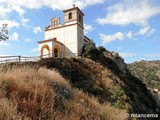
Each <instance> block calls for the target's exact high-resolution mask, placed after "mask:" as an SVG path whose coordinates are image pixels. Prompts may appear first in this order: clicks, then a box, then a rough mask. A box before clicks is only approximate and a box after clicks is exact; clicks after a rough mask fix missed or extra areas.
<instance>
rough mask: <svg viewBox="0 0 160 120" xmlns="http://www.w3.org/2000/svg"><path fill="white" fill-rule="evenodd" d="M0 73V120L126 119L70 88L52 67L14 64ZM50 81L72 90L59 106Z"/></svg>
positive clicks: (120, 113) (0, 70) (122, 115)
mask: <svg viewBox="0 0 160 120" xmlns="http://www.w3.org/2000/svg"><path fill="white" fill-rule="evenodd" d="M0 73H1V74H0V108H1V109H0V120H12V119H14V120H16V119H24V120H30V119H33V120H34V119H42V120H52V119H57V120H66V119H68V120H76V119H77V120H79V119H83V120H105V119H107V120H109V119H111V120H112V119H114V120H117V119H118V120H125V115H124V111H120V110H118V109H115V108H113V107H111V106H110V105H109V104H107V105H101V104H100V103H99V102H98V100H97V99H96V98H94V97H89V96H88V95H87V94H85V93H84V92H82V91H80V90H78V89H76V88H73V87H71V85H70V84H69V83H68V82H67V81H66V80H65V79H64V78H63V77H62V76H61V75H60V74H59V73H58V72H57V71H55V70H49V69H46V68H43V67H41V68H37V67H34V66H21V67H16V66H13V67H10V68H6V69H5V70H4V68H3V67H1V68H0ZM51 83H56V85H57V86H63V88H65V89H67V90H69V91H70V92H71V93H72V97H71V98H69V99H65V98H63V99H62V101H61V102H62V104H63V105H62V109H57V107H55V104H56V101H55V97H56V96H57V93H56V91H55V89H54V88H53V87H54V86H52V85H51ZM59 102H60V101H59ZM117 115H118V116H117Z"/></svg>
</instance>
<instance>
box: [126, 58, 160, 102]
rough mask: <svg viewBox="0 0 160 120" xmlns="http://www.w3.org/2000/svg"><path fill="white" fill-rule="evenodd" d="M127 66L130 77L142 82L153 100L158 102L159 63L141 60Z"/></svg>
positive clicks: (159, 94)
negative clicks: (152, 96)
mask: <svg viewBox="0 0 160 120" xmlns="http://www.w3.org/2000/svg"><path fill="white" fill-rule="evenodd" d="M127 66H128V69H129V71H130V72H131V73H132V75H134V76H136V77H137V78H138V79H140V80H142V82H143V83H144V84H145V85H146V86H147V88H148V89H149V90H150V91H151V93H152V94H153V95H154V96H155V98H158V99H159V100H160V61H159V60H157V61H144V60H142V61H140V62H135V63H131V64H128V65H127ZM159 104H160V102H159Z"/></svg>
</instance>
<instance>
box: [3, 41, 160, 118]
mask: <svg viewBox="0 0 160 120" xmlns="http://www.w3.org/2000/svg"><path fill="white" fill-rule="evenodd" d="M83 50H84V51H83V56H82V58H78V57H76V58H46V59H42V60H40V61H38V62H29V63H11V64H6V65H1V69H0V72H1V74H0V106H2V107H1V108H2V109H1V111H0V118H2V119H6V118H7V119H44V120H46V119H58V120H66V119H69V120H75V119H80V120H87V119H89V120H109V119H111V120H113V119H115V120H126V119H129V118H127V117H126V116H125V113H138V114H160V108H159V106H158V105H157V101H156V100H155V99H154V97H153V96H152V94H151V93H150V91H149V90H148V89H147V88H146V86H145V84H144V83H143V82H142V81H141V80H139V79H138V78H137V77H135V76H133V75H132V74H131V73H130V72H129V71H128V69H127V67H126V64H125V63H124V60H123V59H122V58H121V57H120V56H119V55H118V54H117V53H114V52H109V51H107V50H105V49H104V48H103V47H99V48H96V47H95V45H94V44H93V43H90V44H89V45H86V46H85V47H84V49H83ZM6 113H7V114H6ZM137 119H138V118H137ZM145 119H147V118H145ZM148 119H149V118H148Z"/></svg>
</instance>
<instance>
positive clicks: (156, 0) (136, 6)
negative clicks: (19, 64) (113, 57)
mask: <svg viewBox="0 0 160 120" xmlns="http://www.w3.org/2000/svg"><path fill="white" fill-rule="evenodd" d="M73 4H75V5H76V6H77V7H79V8H80V9H81V10H82V11H83V13H84V14H85V16H84V33H85V35H86V36H87V37H89V38H90V39H92V40H93V41H94V42H95V44H96V46H104V47H105V48H106V49H107V50H109V51H115V52H118V53H119V55H120V56H122V57H123V58H124V60H125V62H126V63H131V62H135V61H140V60H160V47H159V46H160V0H66V1H64V0H0V27H2V24H3V23H7V24H8V31H9V39H8V40H7V41H0V56H5V55H22V56H38V44H37V42H38V41H42V40H43V39H44V28H45V27H46V26H48V25H49V22H50V20H51V18H53V17H60V18H61V24H63V21H64V20H63V12H62V11H63V10H65V9H69V8H71V7H72V5H73Z"/></svg>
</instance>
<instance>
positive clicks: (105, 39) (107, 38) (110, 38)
mask: <svg viewBox="0 0 160 120" xmlns="http://www.w3.org/2000/svg"><path fill="white" fill-rule="evenodd" d="M99 36H100V38H101V40H102V45H105V44H106V43H110V42H113V41H115V40H120V41H121V40H123V39H124V34H123V33H121V32H117V33H115V34H113V35H105V34H102V33H100V34H99Z"/></svg>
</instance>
